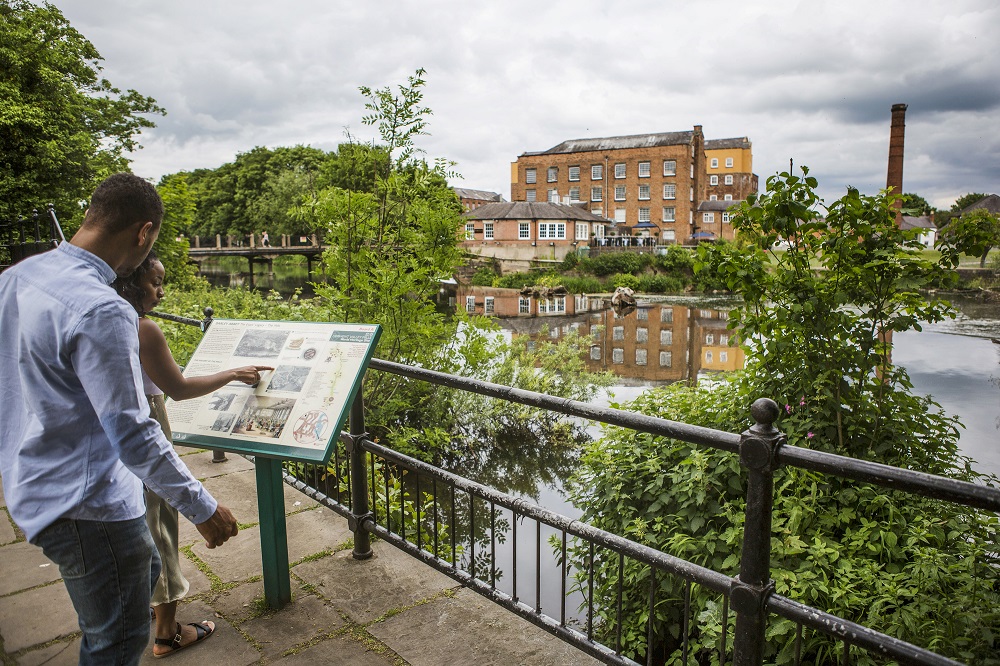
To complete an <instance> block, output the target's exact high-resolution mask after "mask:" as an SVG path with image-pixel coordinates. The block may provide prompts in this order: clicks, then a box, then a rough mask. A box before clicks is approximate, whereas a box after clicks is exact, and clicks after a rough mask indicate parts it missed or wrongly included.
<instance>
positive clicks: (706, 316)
mask: <svg viewBox="0 0 1000 666" xmlns="http://www.w3.org/2000/svg"><path fill="white" fill-rule="evenodd" d="M698 316H699V317H701V318H702V319H711V318H712V311H711V310H698Z"/></svg>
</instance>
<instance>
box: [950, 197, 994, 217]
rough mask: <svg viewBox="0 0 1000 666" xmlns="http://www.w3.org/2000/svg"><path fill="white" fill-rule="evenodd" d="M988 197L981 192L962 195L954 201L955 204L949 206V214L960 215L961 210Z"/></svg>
mask: <svg viewBox="0 0 1000 666" xmlns="http://www.w3.org/2000/svg"><path fill="white" fill-rule="evenodd" d="M987 196H988V195H986V194H983V193H981V192H969V193H968V194H963V195H962V196H960V197H959V198H957V199H955V203H953V204H952V205H951V212H953V213H961V212H962V209H963V208H965V207H966V206H971V205H972V204H974V203H976V202H977V201H979V200H980V199H985V198H986V197H987Z"/></svg>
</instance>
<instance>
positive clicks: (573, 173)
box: [569, 166, 580, 182]
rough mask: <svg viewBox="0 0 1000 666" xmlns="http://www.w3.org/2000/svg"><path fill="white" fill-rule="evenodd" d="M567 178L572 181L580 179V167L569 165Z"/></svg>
mask: <svg viewBox="0 0 1000 666" xmlns="http://www.w3.org/2000/svg"><path fill="white" fill-rule="evenodd" d="M569 179H570V180H572V181H574V182H576V181H578V180H580V167H578V166H571V167H570V168H569Z"/></svg>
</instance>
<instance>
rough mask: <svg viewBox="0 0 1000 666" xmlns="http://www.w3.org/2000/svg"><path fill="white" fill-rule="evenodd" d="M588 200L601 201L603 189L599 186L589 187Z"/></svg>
mask: <svg viewBox="0 0 1000 666" xmlns="http://www.w3.org/2000/svg"><path fill="white" fill-rule="evenodd" d="M590 200H591V201H603V200H604V190H603V188H600V187H592V188H590Z"/></svg>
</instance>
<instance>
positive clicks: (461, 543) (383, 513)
mask: <svg viewBox="0 0 1000 666" xmlns="http://www.w3.org/2000/svg"><path fill="white" fill-rule="evenodd" d="M188 323H191V324H195V325H202V323H203V322H202V321H199V320H190V321H189V322H188ZM370 369H371V370H375V371H380V372H387V373H390V374H393V375H396V376H398V377H401V378H407V379H410V380H418V381H425V382H430V383H432V384H437V385H440V386H445V387H450V388H453V389H459V390H463V391H468V392H472V393H476V394H479V395H483V396H487V397H490V398H495V399H500V400H506V401H510V402H515V403H518V404H523V405H528V406H531V407H535V408H539V409H545V410H550V411H554V412H557V413H560V414H564V415H566V416H571V417H577V418H582V419H587V420H590V421H596V422H600V423H604V424H609V425H615V426H620V427H624V428H628V429H631V430H633V431H634V432H636V433H648V434H651V435H654V436H663V437H670V438H673V439H677V440H681V441H685V442H689V443H692V444H696V445H699V446H703V447H711V448H716V449H720V450H723V451H727V452H730V453H732V454H734V455H738V456H739V460H740V463H741V467H742V468H743V470H744V472H745V475H746V485H745V488H746V495H745V500H746V509H745V523H744V536H743V544H742V549H741V553H740V564H739V575H738V576H735V577H730V576H727V575H725V574H722V573H720V572H717V571H714V570H712V569H709V568H706V567H703V566H700V565H697V564H694V563H692V562H689V561H686V560H683V559H681V558H677V557H674V556H672V555H669V554H667V553H663V552H660V551H657V550H655V549H653V548H650V547H648V546H645V545H643V544H640V543H637V542H635V541H631V540H629V539H626V538H623V537H620V536H618V535H615V534H612V533H609V532H606V531H604V530H600V529H597V528H594V527H592V526H590V525H587V524H585V523H582V522H580V521H578V520H573V519H571V518H569V517H567V516H563V515H560V514H558V513H555V512H552V511H550V510H547V509H545V508H543V507H540V506H537V505H535V504H533V503H531V502H528V501H526V500H524V499H523V498H519V497H514V496H512V495H509V494H506V493H502V492H500V491H498V490H496V489H493V488H490V487H488V486H485V485H482V484H479V483H476V482H474V481H471V480H469V479H465V478H463V477H461V476H458V475H456V474H452V473H450V472H447V471H445V470H442V469H440V468H437V467H434V466H432V465H429V464H427V463H424V462H421V461H419V460H416V459H413V458H410V457H408V456H405V455H402V454H400V453H398V452H396V451H393V450H392V449H389V448H388V447H385V446H382V445H381V444H379V443H377V442H375V441H373V440H372V438H371V437H370V436H369V434H368V433H367V432H366V428H365V422H364V419H365V413H364V406H363V404H362V401H361V399H360V397H359V398H358V400H356V402H355V403H354V405H353V406H352V409H351V416H350V431H349V432H347V433H342V434H341V443H342V444H343V448H342V449H341V448H340V447H336V449H335V454H334V456H333V459H332V460H331V461H330V463H329V464H328V465H327V466H325V467H319V466H313V465H303V464H300V463H286V465H285V467H286V469H285V480H286V482H287V483H289V484H290V485H292V486H294V487H295V488H298V489H299V490H300V491H302V492H303V493H305V494H307V495H309V496H310V497H312V498H314V499H316V500H318V501H319V502H321V503H322V504H324V505H325V506H327V507H329V508H331V509H332V510H334V511H335V512H337V513H339V514H340V515H342V516H344V517H346V518H347V520H348V523H349V526H350V528H351V530H352V531H353V532H354V551H353V555H354V557H355V558H357V559H359V560H364V559H367V558H369V557H371V555H372V551H371V536H372V535H375V536H377V537H378V538H381V539H383V540H384V541H386V542H388V543H390V544H392V545H394V546H395V547H397V548H399V549H400V550H402V551H404V552H406V553H409V554H410V555H412V556H413V557H415V558H417V559H419V560H420V561H422V562H425V563H426V564H428V565H430V566H432V567H434V568H435V569H437V570H438V571H440V572H442V573H444V574H445V575H447V576H449V577H451V578H452V579H454V580H456V581H458V582H460V583H461V584H463V585H464V586H466V587H468V588H469V589H471V590H473V591H475V592H478V593H479V594H481V595H483V596H484V597H486V598H488V599H490V600H492V601H494V602H495V603H497V604H499V605H501V606H503V607H504V608H506V609H508V610H510V611H511V612H513V613H516V614H517V615H519V616H520V617H522V618H525V619H526V620H528V621H530V622H532V623H534V624H535V625H537V626H539V627H541V628H543V629H544V630H546V631H548V632H550V633H552V634H553V635H555V636H557V637H559V638H561V639H562V640H564V641H566V642H568V643H571V644H573V645H575V646H576V647H578V648H579V649H580V650H582V651H584V652H585V653H587V654H589V655H591V656H593V657H595V658H597V659H599V660H600V661H603V662H604V663H608V664H629V665H634V664H636V662H635V661H633V660H632V659H630V658H629V657H628V656H627V655H626V654H624V651H625V647H626V646H625V645H624V640H623V634H622V632H623V628H624V627H625V626H626V623H627V620H628V619H627V618H625V617H624V616H623V613H624V612H625V611H624V610H623V609H624V604H623V596H624V595H625V594H626V591H625V589H624V583H623V581H624V578H625V571H626V569H627V567H628V568H632V567H635V566H637V565H638V566H640V567H642V568H644V570H645V574H646V576H647V578H646V579H647V580H648V581H649V588H648V599H647V602H646V608H645V611H644V612H643V615H644V616H645V617H646V618H647V620H646V645H645V646H643V647H640V648H638V650H637V652H636V653H637V654H645V657H646V663H647V664H654V663H662V660H663V659H664V658H665V657H666V656H668V655H666V654H654V651H653V650H652V649H647V648H648V647H649V646H651V645H654V640H655V637H661V638H662V637H664V636H666V635H667V632H668V631H672V632H676V633H674V634H673V635H674V636H676V637H677V641H678V647H677V648H676V649H679V650H680V651H681V654H682V662H681V663H683V664H685V665H686V664H689V663H690V664H694V663H698V664H701V663H718V664H735V665H737V666H760V665H761V664H762V663H763V659H764V653H765V648H766V644H767V630H768V626H769V621H770V620H771V617H772V615H773V616H777V617H780V618H786V619H788V620H790V621H792V622H793V623H795V625H796V639H795V644H794V653H793V656H792V657H791V662H792V663H794V664H796V665H797V666H798V665H799V664H801V663H802V658H801V646H802V642H803V636H804V632H805V630H806V629H808V630H811V631H812V632H814V635H815V636H825V637H827V638H828V639H829V640H830V641H831V642H832V643H833V645H832V647H831V650H830V654H831V655H836V657H835V658H836V659H837V660H839V661H840V663H842V664H849V663H851V659H852V655H854V656H857V655H858V650H864V651H866V652H867V653H868V655H869V656H870V657H874V658H876V659H878V660H879V661H878V662H877V663H882V662H886V661H893V660H896V661H899V662H901V663H906V664H921V665H933V666H944V665H949V666H956V665H958V664H960V662H957V661H954V660H952V659H949V658H947V657H944V656H941V655H939V654H935V653H934V652H931V651H929V650H927V649H924V648H920V647H918V646H915V645H912V644H909V643H906V642H903V641H900V640H898V639H896V638H894V637H892V636H888V635H886V634H884V633H880V632H878V631H875V630H873V629H870V628H868V627H865V626H863V625H860V624H857V623H854V622H851V621H848V620H845V619H843V618H840V617H837V616H835V615H832V614H830V613H827V612H825V611H823V610H822V609H817V608H813V607H810V606H807V605H805V604H802V603H799V602H797V601H794V600H792V599H789V598H786V597H783V596H781V595H778V594H776V593H775V592H774V585H773V581H772V580H771V579H770V573H771V570H770V548H771V509H772V503H773V493H774V484H773V474H774V471H775V469H777V468H778V467H779V466H781V465H789V466H794V467H800V468H802V469H808V470H813V471H817V472H822V473H826V474H833V475H836V476H839V477H842V478H846V479H852V480H855V481H859V482H864V483H870V484H874V485H877V486H881V487H886V488H892V489H896V490H900V491H905V492H909V493H913V494H916V495H922V496H925V497H931V498H936V499H940V500H945V501H948V502H953V503H957V504H960V505H964V506H968V507H975V508H979V509H985V510H989V511H1000V490H997V489H995V488H991V487H986V486H980V485H976V484H972V483H967V482H963V481H957V480H954V479H948V478H944V477H939V476H934V475H931V474H925V473H922V472H916V471H913V470H908V469H902V468H896V467H890V466H887V465H881V464H878V463H871V462H866V461H863V460H857V459H853V458H847V457H843V456H838V455H833V454H828V453H823V452H819V451H813V450H809V449H802V448H799V447H794V446H789V445H787V444H786V443H785V438H784V436H783V435H782V433H781V432H779V431H778V430H777V429H776V428H775V427H774V426H773V423H774V421H775V419H776V417H777V416H778V406H777V405H776V404H775V403H774V402H773V401H771V400H767V399H761V400H758V401H756V402H755V403H754V404H753V406H752V407H751V410H750V411H751V415H752V417H753V420H754V425H753V426H752V427H751V428H749V429H748V430H747V431H745V432H743V433H740V434H736V433H729V432H723V431H718V430H712V429H709V428H703V427H699V426H693V425H689V424H684V423H679V422H676V421H670V420H666V419H661V418H656V417H651V416H646V415H643V414H636V413H632V412H627V411H623V410H618V409H612V408H603V407H596V406H593V405H588V404H586V403H581V402H575V401H572V400H567V399H564V398H557V397H554V396H549V395H545V394H540V393H535V392H531V391H525V390H521V389H516V388H511V387H508V386H501V385H497V384H490V383H487V382H482V381H479V380H474V379H468V378H464V377H458V376H454V375H447V374H443V373H438V372H433V371H430V370H425V369H421V368H416V367H411V366H405V365H400V364H396V363H391V362H388V361H383V360H379V359H373V360H372V362H371V365H370ZM519 526H523V527H519ZM510 530H512V534H511V535H509V536H511V539H510V541H511V546H510V547H509V548H500V546H502V544H503V541H504V539H505V538H506V536H508V534H509V531H510ZM519 530H520V531H521V534H522V535H523V534H524V533H525V531H527V533H528V534H529V535H531V534H532V533H533V534H534V539H531V538H530V536H529V538H528V539H527V540H526V541H525V543H529V544H530V546H527V548H528V549H529V550H530V551H531V552H529V553H524V552H523V550H524V548H526V546H524V545H521V544H519V539H518V532H519ZM543 534H544V535H547V536H548V537H549V543H550V544H554V548H555V550H556V564H555V565H554V566H555V569H554V570H553V569H552V566H549V567H548V568H546V567H545V566H544V565H543V559H544V558H543V551H544V550H545V549H546V548H549V547H550V546H543V541H545V540H546V539H545V538H543ZM519 547H520V548H521V549H522V552H521V553H520V555H519V553H518V548H519ZM477 549H478V551H477ZM571 549H573V550H575V552H577V553H581V552H582V553H584V554H585V555H584V557H583V558H582V564H580V559H579V558H578V559H577V564H576V565H574V564H573V562H571V561H570V560H571V558H570V557H569V554H570V550H571ZM502 550H503V551H504V552H503V553H501V551H502ZM503 557H507V559H508V560H509V568H510V571H511V583H510V585H509V586H508V587H507V589H506V590H504V589H501V586H499V585H498V578H499V577H500V574H501V572H502V569H501V567H500V566H499V564H500V563H501V562H500V560H501V559H502V558H503ZM507 563H508V562H507V561H504V562H503V564H505V565H506V564H507ZM601 565H605V566H604V567H603V569H602V570H603V571H604V572H605V573H604V574H599V573H598V570H599V569H600V568H601ZM606 565H610V570H611V571H612V572H614V571H615V570H616V571H617V576H615V575H614V574H613V573H612V574H611V577H610V578H605V579H604V580H605V582H610V583H611V584H612V585H613V587H614V589H615V590H616V594H615V601H614V603H613V604H611V607H605V608H598V607H597V606H598V604H597V602H596V600H595V596H594V588H595V585H596V584H597V581H596V577H597V576H598V575H605V576H606V575H607V573H606V572H607V571H608V566H606ZM578 566H581V567H582V568H578ZM525 568H527V569H528V570H529V575H528V576H525V575H524V574H525V571H524V570H525ZM553 576H554V577H556V578H557V579H558V581H559V583H558V586H559V588H560V595H559V598H560V601H559V602H558V604H557V606H556V607H554V608H550V607H548V606H545V607H543V602H542V588H543V584H544V583H545V582H548V580H549V579H550V578H552V577H553ZM664 577H672V578H674V579H676V580H678V581H680V582H681V583H682V589H683V595H682V599H679V600H672V599H663V598H660V597H658V595H657V592H658V589H659V586H658V581H660V580H663V579H664ZM525 578H527V579H529V580H531V579H533V581H534V584H533V585H531V584H529V585H527V586H524V585H522V584H521V581H522V580H524V579H525ZM574 584H575V586H576V588H577V590H578V592H580V593H582V597H581V598H582V600H583V601H582V603H581V604H580V606H581V607H580V608H579V613H582V615H580V614H579V613H577V612H575V609H573V608H567V599H568V598H569V594H570V592H572V591H573V587H574ZM695 586H701V587H703V588H704V589H706V590H708V591H710V592H712V593H714V594H716V595H718V598H719V604H718V605H719V608H721V610H720V615H721V617H720V619H719V625H720V626H721V628H722V630H721V633H720V635H719V639H718V642H717V645H715V647H714V648H712V650H711V652H712V653H713V654H711V655H709V654H706V653H705V646H704V645H703V644H701V645H700V646H698V649H699V650H700V653H699V655H697V657H696V655H695V654H694V650H695V646H694V645H693V643H692V625H693V624H694V623H696V622H697V620H698V618H696V617H693V615H692V606H691V600H692V595H693V589H694V587H695ZM670 603H677V604H679V605H680V606H682V610H681V618H682V620H681V622H680V626H678V627H663V626H658V625H657V624H656V621H655V615H656V614H655V612H654V609H655V608H657V607H661V605H662V604H670ZM550 605H551V604H550ZM733 616H735V621H734V622H732V623H731V622H730V620H731V619H732V618H733ZM731 624H732V625H733V627H734V628H733V630H732V632H731V634H732V635H731V636H730V629H729V628H730V626H731ZM696 659H697V661H696ZM704 659H707V660H708V661H707V662H703V661H702V660H704ZM832 660H833V657H832V658H831V661H832Z"/></svg>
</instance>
